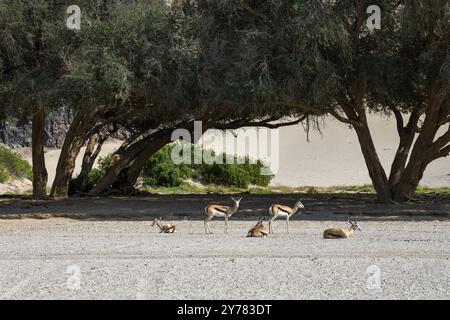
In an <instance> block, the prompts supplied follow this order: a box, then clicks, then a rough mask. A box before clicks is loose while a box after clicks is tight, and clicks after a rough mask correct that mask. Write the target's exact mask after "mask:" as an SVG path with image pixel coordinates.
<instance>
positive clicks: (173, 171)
mask: <svg viewBox="0 0 450 320" xmlns="http://www.w3.org/2000/svg"><path fill="white" fill-rule="evenodd" d="M173 148H174V145H168V146H165V147H164V148H162V149H161V150H160V151H159V152H157V153H156V154H155V155H153V156H152V157H151V158H150V159H149V160H148V161H147V163H146V164H145V167H144V170H143V173H142V176H143V177H144V185H145V186H149V187H179V186H180V185H181V184H182V183H183V181H184V180H186V179H188V178H197V179H202V180H203V181H204V182H206V183H208V184H215V185H223V186H227V187H236V188H243V189H246V188H248V187H249V185H251V184H252V185H258V186H267V185H268V184H269V183H270V181H271V180H272V178H273V176H271V175H269V176H267V175H264V176H263V175H261V169H263V168H265V165H264V163H263V162H262V161H259V160H258V161H256V162H255V163H254V164H252V163H250V159H249V158H248V157H246V158H240V159H238V158H237V157H234V158H232V160H233V161H232V164H226V163H225V159H226V157H227V156H226V155H224V154H222V155H219V157H220V156H221V157H222V159H223V163H224V164H217V163H215V164H205V163H202V164H191V165H188V164H182V165H176V164H174V163H173V161H172V159H171V154H172V150H173ZM191 151H192V152H191V154H192V159H191V160H192V162H193V157H194V155H195V151H197V152H203V151H204V150H201V149H199V147H197V146H193V145H192V146H191ZM212 155H213V156H215V154H214V152H212ZM238 160H240V163H243V164H237V162H238Z"/></svg>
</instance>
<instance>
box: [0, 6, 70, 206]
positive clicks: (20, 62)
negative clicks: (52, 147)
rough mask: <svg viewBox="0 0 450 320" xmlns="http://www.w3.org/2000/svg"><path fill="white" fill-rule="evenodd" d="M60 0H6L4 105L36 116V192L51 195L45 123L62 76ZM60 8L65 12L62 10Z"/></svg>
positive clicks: (1, 10) (0, 10)
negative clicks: (48, 178) (48, 185)
mask: <svg viewBox="0 0 450 320" xmlns="http://www.w3.org/2000/svg"><path fill="white" fill-rule="evenodd" d="M60 9H61V6H60V5H59V4H57V3H56V2H48V1H40V0H39V1H33V2H31V3H30V2H29V1H24V0H19V1H13V2H12V1H0V61H1V75H0V76H1V80H0V83H1V90H0V93H1V98H0V100H2V101H3V108H4V109H5V110H7V112H8V113H9V114H11V113H21V114H22V115H27V116H29V118H31V120H32V156H33V196H34V198H35V199H37V200H40V199H43V198H44V197H45V196H46V187H47V170H46V167H45V158H44V124H45V115H46V112H48V110H50V109H51V108H53V107H55V106H56V105H57V95H56V94H55V90H54V83H55V81H57V79H58V78H59V77H60V76H61V69H60V66H61V60H60V56H59V54H58V53H59V51H58V48H59V46H60V45H61V42H60V41H59V40H60V38H59V37H58V34H59V33H60V31H61V29H62V28H63V24H61V23H60V21H64V20H63V14H64V11H62V10H60ZM58 12H60V13H61V14H58Z"/></svg>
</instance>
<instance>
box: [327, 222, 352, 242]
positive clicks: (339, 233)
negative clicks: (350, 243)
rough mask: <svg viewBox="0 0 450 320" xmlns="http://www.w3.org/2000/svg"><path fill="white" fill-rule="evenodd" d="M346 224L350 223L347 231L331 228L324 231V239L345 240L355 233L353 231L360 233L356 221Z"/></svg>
mask: <svg viewBox="0 0 450 320" xmlns="http://www.w3.org/2000/svg"><path fill="white" fill-rule="evenodd" d="M348 223H350V228H349V229H339V228H331V229H327V230H325V231H324V232H323V237H324V239H347V238H348V237H350V236H351V235H352V234H353V233H355V230H358V231H361V228H360V227H359V226H358V222H356V220H355V221H353V222H352V221H350V220H348Z"/></svg>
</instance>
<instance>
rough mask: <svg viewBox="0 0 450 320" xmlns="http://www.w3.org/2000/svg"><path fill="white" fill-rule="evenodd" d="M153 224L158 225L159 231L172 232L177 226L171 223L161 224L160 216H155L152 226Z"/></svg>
mask: <svg viewBox="0 0 450 320" xmlns="http://www.w3.org/2000/svg"><path fill="white" fill-rule="evenodd" d="M155 224H156V225H157V226H158V228H159V230H161V231H159V233H174V232H175V230H176V229H177V226H176V225H175V224H173V223H169V224H161V218H156V219H155V220H153V223H152V227H153V226H154V225H155Z"/></svg>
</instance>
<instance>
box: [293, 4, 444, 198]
mask: <svg viewBox="0 0 450 320" xmlns="http://www.w3.org/2000/svg"><path fill="white" fill-rule="evenodd" d="M373 4H377V5H378V6H379V7H380V8H381V13H382V25H381V29H380V30H373V31H370V30H368V29H367V27H366V21H367V18H368V14H367V8H368V7H369V5H373ZM305 6H306V7H305V8H308V9H309V10H313V12H315V13H316V15H315V16H316V17H318V19H320V20H321V21H324V22H322V23H319V24H317V23H316V22H315V21H311V20H310V21H309V23H308V22H305V28H307V29H309V30H312V32H311V33H309V36H307V37H306V38H307V39H308V41H309V43H310V45H309V46H308V50H309V52H310V53H311V54H312V55H313V56H314V57H315V59H316V62H315V63H314V64H311V65H310V67H311V70H312V71H313V72H312V73H310V74H311V79H312V82H311V83H312V84H313V85H312V88H313V91H314V92H317V93H318V94H317V95H315V96H313V97H312V98H311V102H312V104H314V103H317V104H319V105H321V106H324V107H326V108H330V109H332V110H331V114H332V115H333V116H334V117H335V118H337V119H338V120H339V121H341V122H343V123H346V124H349V125H351V126H352V127H353V128H354V130H355V132H356V134H357V137H358V140H359V143H360V146H361V150H362V153H363V155H364V159H365V161H366V164H367V168H368V171H369V175H370V177H371V179H372V182H373V185H374V187H375V189H376V191H377V194H378V197H379V199H380V200H381V201H384V202H391V201H392V200H394V201H398V202H401V201H405V200H408V199H411V198H412V197H413V196H414V194H415V191H416V188H417V186H418V184H419V183H420V180H421V179H422V177H423V174H424V171H425V169H426V168H427V166H428V165H429V164H430V163H431V162H432V161H434V160H436V159H439V158H442V157H446V156H448V154H449V151H450V145H449V143H450V127H449V117H450V76H449V75H450V51H449V50H450V48H449V43H450V41H449V39H450V38H449V37H450V24H449V23H450V19H449V14H450V12H449V10H448V8H449V1H448V0H439V1H427V0H426V1H389V0H386V1H375V2H373V1H371V2H369V1H364V0H358V1H345V0H342V1H336V2H333V3H327V4H324V3H322V2H318V1H305ZM301 17H302V18H305V19H308V15H307V14H306V12H305V11H303V13H302V15H301ZM305 21H308V20H305ZM325 34H327V35H331V37H329V38H324V37H323V35H325ZM321 79H328V80H329V79H333V82H331V83H332V86H325V87H324V88H325V89H326V90H322V89H321V88H320V87H319V86H320V85H321ZM323 102H325V103H323ZM369 112H383V113H387V114H393V115H394V116H395V119H396V122H397V128H398V134H399V137H400V143H399V146H398V149H397V152H396V156H395V159H394V161H393V163H392V166H391V172H390V175H389V176H388V175H387V174H386V171H385V170H384V168H383V166H382V165H381V162H380V160H379V158H378V154H377V150H376V148H375V146H374V143H373V139H372V133H371V131H370V128H369V125H368V121H367V113H369Z"/></svg>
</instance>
